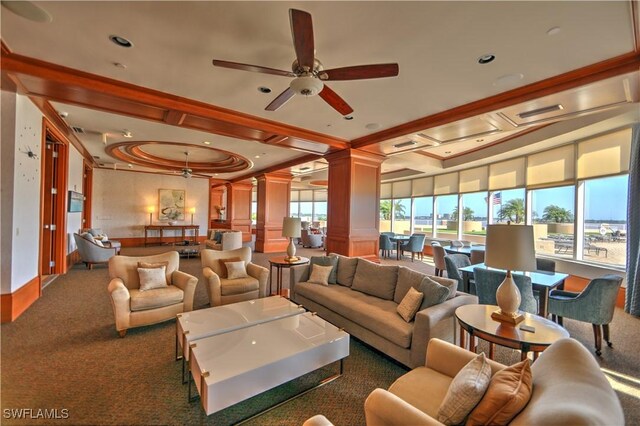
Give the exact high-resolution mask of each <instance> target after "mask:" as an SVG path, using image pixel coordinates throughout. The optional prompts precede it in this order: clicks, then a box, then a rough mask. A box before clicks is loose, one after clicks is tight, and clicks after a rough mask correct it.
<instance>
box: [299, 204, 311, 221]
mask: <svg viewBox="0 0 640 426" xmlns="http://www.w3.org/2000/svg"><path fill="white" fill-rule="evenodd" d="M299 217H300V219H301V220H302V221H306V222H309V223H311V222H312V221H313V220H312V218H313V203H312V202H311V201H302V202H300V213H299Z"/></svg>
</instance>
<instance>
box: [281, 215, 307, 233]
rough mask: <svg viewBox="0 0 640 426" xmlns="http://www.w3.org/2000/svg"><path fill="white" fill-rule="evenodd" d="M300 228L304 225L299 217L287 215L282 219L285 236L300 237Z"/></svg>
mask: <svg viewBox="0 0 640 426" xmlns="http://www.w3.org/2000/svg"><path fill="white" fill-rule="evenodd" d="M300 229H302V225H301V224H300V218H299V217H285V218H284V219H283V220H282V236H283V237H293V238H297V237H300Z"/></svg>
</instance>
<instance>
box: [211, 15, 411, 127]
mask: <svg viewBox="0 0 640 426" xmlns="http://www.w3.org/2000/svg"><path fill="white" fill-rule="evenodd" d="M289 19H290V21H291V35H292V36H293V47H294V48H295V51H296V60H295V61H294V62H293V65H292V67H291V71H283V70H278V69H274V68H267V67H262V66H259V65H248V64H241V63H238V62H229V61H221V60H218V59H214V60H213V65H215V66H218V67H224V68H233V69H238V70H244V71H253V72H259V73H264V74H272V75H280V76H284V77H295V78H294V79H293V80H292V81H291V84H290V85H289V87H288V88H287V89H286V90H285V91H284V92H282V93H280V94H279V95H278V96H277V97H276V98H275V99H274V100H273V101H272V102H271V103H270V104H269V105H267V107H266V108H265V109H266V110H267V111H275V110H277V109H278V108H280V107H281V106H282V105H284V104H285V103H286V102H287V101H288V100H289V99H291V98H292V97H293V95H295V94H299V95H303V96H315V95H319V96H320V97H321V98H322V99H324V101H325V102H327V103H328V104H329V105H330V106H331V107H332V108H334V109H335V110H336V111H338V112H339V113H340V114H342V115H349V114H351V113H352V112H353V108H351V107H350V106H349V104H347V103H346V102H345V101H344V99H342V98H341V97H340V96H339V95H338V94H337V93H336V92H334V91H333V90H331V89H330V88H329V86H327V85H326V84H325V83H324V82H325V81H336V80H363V79H369V78H383V77H395V76H397V75H398V70H399V69H398V64H371V65H357V66H351V67H343V68H334V69H329V70H325V69H324V68H323V66H322V63H321V62H320V61H319V60H318V59H316V58H315V47H314V42H313V23H312V20H311V15H310V14H309V13H308V12H305V11H302V10H297V9H289Z"/></svg>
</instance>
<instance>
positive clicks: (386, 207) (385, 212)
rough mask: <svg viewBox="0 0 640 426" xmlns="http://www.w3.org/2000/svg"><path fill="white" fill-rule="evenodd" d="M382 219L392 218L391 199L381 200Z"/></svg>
mask: <svg viewBox="0 0 640 426" xmlns="http://www.w3.org/2000/svg"><path fill="white" fill-rule="evenodd" d="M380 219H382V220H389V219H391V200H382V201H380Z"/></svg>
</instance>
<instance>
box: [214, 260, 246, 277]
mask: <svg viewBox="0 0 640 426" xmlns="http://www.w3.org/2000/svg"><path fill="white" fill-rule="evenodd" d="M239 260H242V259H240V258H239V257H230V258H228V259H218V262H219V263H220V278H227V277H228V276H229V273H228V272H227V265H226V263H227V262H237V261H239Z"/></svg>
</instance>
